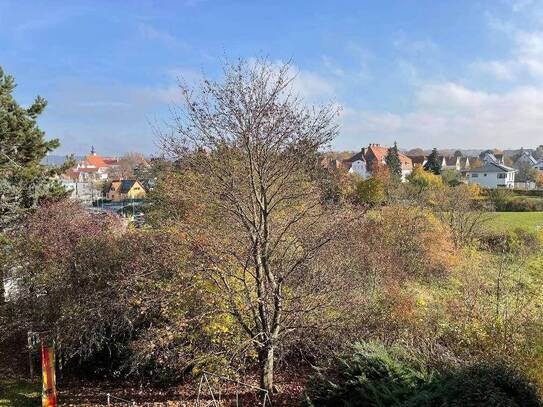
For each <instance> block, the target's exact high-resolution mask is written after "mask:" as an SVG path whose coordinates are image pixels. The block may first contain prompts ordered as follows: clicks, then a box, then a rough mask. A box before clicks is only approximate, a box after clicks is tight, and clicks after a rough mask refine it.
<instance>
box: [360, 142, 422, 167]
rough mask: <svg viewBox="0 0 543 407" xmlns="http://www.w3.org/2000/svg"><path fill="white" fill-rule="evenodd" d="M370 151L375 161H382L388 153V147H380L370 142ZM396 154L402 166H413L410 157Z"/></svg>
mask: <svg viewBox="0 0 543 407" xmlns="http://www.w3.org/2000/svg"><path fill="white" fill-rule="evenodd" d="M370 151H371V152H372V153H373V155H374V156H375V158H376V160H377V161H379V162H383V161H384V160H385V157H386V156H387V154H388V147H382V146H380V145H377V144H370V145H369V146H368V153H369V152H370ZM398 156H399V157H400V161H401V163H402V166H413V161H411V158H409V157H408V156H406V155H404V154H402V153H398Z"/></svg>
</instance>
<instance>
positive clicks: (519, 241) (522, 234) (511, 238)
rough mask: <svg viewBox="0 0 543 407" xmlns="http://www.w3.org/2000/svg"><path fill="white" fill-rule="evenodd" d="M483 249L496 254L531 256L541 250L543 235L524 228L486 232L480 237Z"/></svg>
mask: <svg viewBox="0 0 543 407" xmlns="http://www.w3.org/2000/svg"><path fill="white" fill-rule="evenodd" d="M479 241H480V243H481V247H482V248H483V249H485V250H489V251H491V252H495V253H512V254H523V255H529V254H534V253H536V252H537V251H539V250H541V247H542V243H543V241H542V236H541V233H538V232H531V231H528V230H525V229H522V228H516V229H513V230H510V231H495V232H486V233H484V234H483V235H482V236H480V238H479Z"/></svg>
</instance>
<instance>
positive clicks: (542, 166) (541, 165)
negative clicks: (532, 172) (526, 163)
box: [532, 158, 543, 175]
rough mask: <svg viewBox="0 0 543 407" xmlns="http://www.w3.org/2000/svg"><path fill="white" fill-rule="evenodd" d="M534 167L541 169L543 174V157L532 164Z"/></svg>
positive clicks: (540, 171)
mask: <svg viewBox="0 0 543 407" xmlns="http://www.w3.org/2000/svg"><path fill="white" fill-rule="evenodd" d="M532 168H535V169H536V170H538V171H539V173H540V174H542V175H543V158H542V159H541V160H539V161H536V162H535V164H533V165H532Z"/></svg>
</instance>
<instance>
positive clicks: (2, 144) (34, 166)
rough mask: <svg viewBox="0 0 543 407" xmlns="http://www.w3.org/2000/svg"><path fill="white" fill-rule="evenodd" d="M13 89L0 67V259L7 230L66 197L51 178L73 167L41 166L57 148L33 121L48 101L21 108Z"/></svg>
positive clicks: (0, 289)
mask: <svg viewBox="0 0 543 407" xmlns="http://www.w3.org/2000/svg"><path fill="white" fill-rule="evenodd" d="M14 89H15V80H14V78H13V76H11V75H6V74H5V73H4V71H3V70H2V68H1V67H0V258H1V257H2V255H3V250H4V249H5V248H6V246H4V245H3V244H2V241H3V236H4V233H5V232H6V231H7V230H9V229H10V228H13V227H15V226H16V225H17V223H18V221H20V220H21V218H22V217H23V216H24V215H25V214H26V213H28V212H29V211H31V210H33V209H35V208H36V207H37V206H38V205H39V203H40V202H42V201H43V200H45V199H48V198H59V197H62V196H65V194H66V191H65V190H64V188H62V187H61V185H60V184H59V183H58V182H56V181H55V180H54V176H55V175H57V174H59V173H60V172H63V171H65V170H66V169H67V167H68V166H71V165H73V159H69V160H67V161H66V163H65V165H63V166H61V167H47V166H45V165H43V164H42V163H41V161H42V159H43V158H44V157H45V156H46V155H47V153H49V152H50V151H52V150H54V149H55V148H57V147H58V146H59V141H58V140H57V139H53V140H46V139H45V134H44V132H43V131H42V130H40V128H39V127H38V125H37V122H36V119H37V118H38V116H39V115H40V114H41V113H42V112H43V110H44V109H45V106H46V105H47V102H46V101H45V99H43V98H41V97H39V96H38V97H37V98H36V99H35V101H34V103H33V104H32V105H31V106H30V107H28V108H25V107H22V106H20V105H19V104H18V103H17V102H16V101H15V99H14V98H13V90H14ZM2 246H4V247H2ZM3 271H4V270H3V267H2V264H0V304H1V303H2V301H3V300H4V293H3V288H4V284H3V276H4V274H3Z"/></svg>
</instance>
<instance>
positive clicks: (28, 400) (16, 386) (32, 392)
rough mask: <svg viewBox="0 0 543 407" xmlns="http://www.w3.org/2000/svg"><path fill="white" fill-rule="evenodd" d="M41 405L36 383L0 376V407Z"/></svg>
mask: <svg viewBox="0 0 543 407" xmlns="http://www.w3.org/2000/svg"><path fill="white" fill-rule="evenodd" d="M39 405H41V389H40V385H39V384H38V383H29V382H26V381H20V380H15V379H2V378H0V407H33V406H39Z"/></svg>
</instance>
